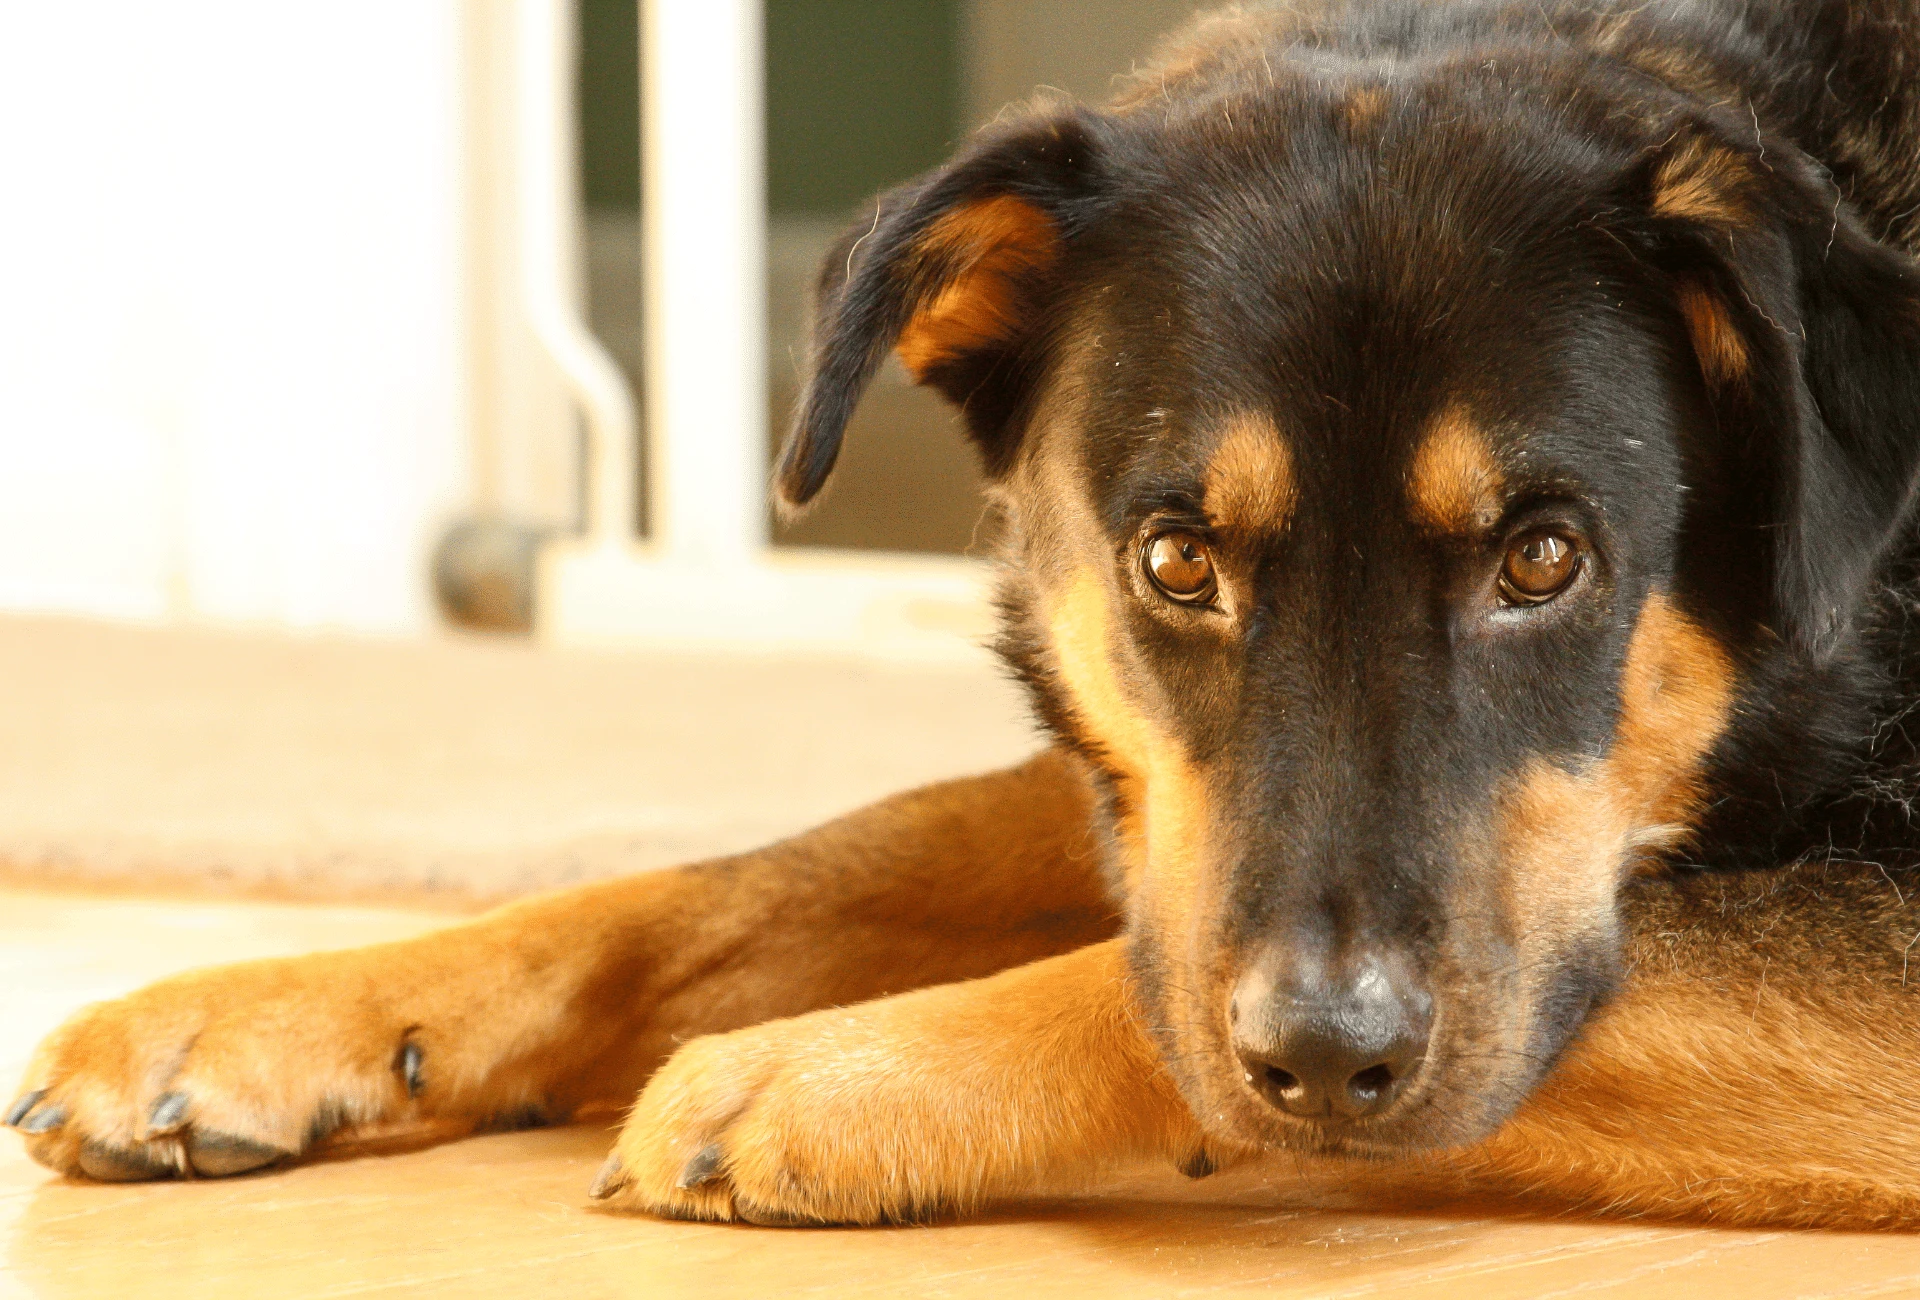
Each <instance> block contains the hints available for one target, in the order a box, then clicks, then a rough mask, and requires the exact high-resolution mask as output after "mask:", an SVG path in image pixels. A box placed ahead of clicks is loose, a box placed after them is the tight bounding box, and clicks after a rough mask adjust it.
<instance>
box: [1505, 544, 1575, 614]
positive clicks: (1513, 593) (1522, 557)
mask: <svg viewBox="0 0 1920 1300" xmlns="http://www.w3.org/2000/svg"><path fill="white" fill-rule="evenodd" d="M1580 554H1581V551H1580V543H1579V542H1578V541H1577V540H1575V539H1574V538H1572V537H1569V536H1568V535H1567V534H1565V533H1562V532H1558V531H1556V530H1554V529H1551V528H1536V529H1534V530H1533V531H1531V532H1528V533H1523V534H1521V535H1520V536H1519V537H1516V538H1514V540H1513V543H1512V544H1511V545H1510V546H1508V547H1507V555H1506V559H1505V560H1503V561H1502V562H1501V565H1500V594H1501V595H1502V596H1504V597H1506V598H1507V601H1508V603H1509V604H1514V605H1539V604H1544V603H1545V602H1547V601H1549V600H1552V599H1553V598H1554V597H1555V596H1557V595H1559V594H1560V593H1561V592H1563V591H1565V590H1566V589H1567V587H1568V585H1569V584H1571V583H1572V582H1573V579H1574V577H1575V575H1577V574H1578V573H1579V572H1580Z"/></svg>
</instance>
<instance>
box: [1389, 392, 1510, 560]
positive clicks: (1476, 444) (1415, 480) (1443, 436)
mask: <svg viewBox="0 0 1920 1300" xmlns="http://www.w3.org/2000/svg"><path fill="white" fill-rule="evenodd" d="M1502 486H1503V479H1502V475H1501V473H1500V466H1499V463H1498V462H1497V461H1495V460H1494V458H1493V451H1492V449H1491V448H1490V447H1489V446H1488V443H1487V438H1486V435H1485V434H1484V433H1482V432H1481V430H1480V428H1479V426H1478V425H1476V424H1475V423H1474V422H1473V420H1472V419H1471V418H1470V417H1469V416H1468V415H1467V413H1466V412H1465V411H1464V410H1462V409H1460V408H1459V407H1457V406H1449V407H1447V408H1445V409H1444V410H1442V411H1441V412H1440V414H1439V415H1438V416H1437V417H1436V418H1435V419H1434V421H1433V423H1432V424H1431V425H1430V426H1429V427H1428V429H1427V432H1426V435H1425V437H1424V438H1422V440H1421V442H1420V446H1419V448H1418V449H1417V450H1416V451H1415V452H1414V455H1413V467H1412V469H1411V470H1410V471H1409V472H1408V475H1407V495H1408V497H1409V498H1410V499H1411V501H1412V504H1413V510H1414V514H1415V515H1416V516H1418V517H1419V518H1420V519H1422V520H1424V521H1425V522H1426V523H1427V524H1429V525H1431V526H1433V527H1435V528H1439V529H1442V530H1443V531H1446V532H1453V533H1474V532H1480V531H1484V530H1485V529H1488V528H1491V527H1493V525H1494V524H1495V523H1496V522H1498V520H1499V518H1500V510H1501V506H1502V502H1501V497H1500V492H1501V488H1502Z"/></svg>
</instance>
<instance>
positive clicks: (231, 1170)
mask: <svg viewBox="0 0 1920 1300" xmlns="http://www.w3.org/2000/svg"><path fill="white" fill-rule="evenodd" d="M291 1154H292V1152H288V1151H282V1150H280V1149H279V1148H277V1147H270V1146H267V1145H265V1144H264V1143H260V1142H253V1141H250V1140H248V1139H247V1138H242V1137H234V1136H232V1135H231V1134H227V1133H195V1134H194V1135H193V1136H192V1137H191V1138H189V1139H188V1140H187V1163H189V1164H191V1165H192V1166H193V1172H194V1173H196V1174H200V1175H202V1176H203V1177H206V1178H225V1177H228V1176H229V1175H232V1174H244V1173H247V1172H249V1171H251V1170H254V1169H260V1168H263V1167H265V1166H267V1165H270V1164H273V1163H274V1162H275V1161H277V1160H285V1159H287V1158H288V1157H289V1156H290V1155H291Z"/></svg>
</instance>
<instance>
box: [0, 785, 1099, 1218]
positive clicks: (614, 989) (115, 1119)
mask: <svg viewBox="0 0 1920 1300" xmlns="http://www.w3.org/2000/svg"><path fill="white" fill-rule="evenodd" d="M1089 798H1090V796H1089V794H1088V791H1087V788H1086V785H1085V782H1084V780H1083V779H1082V778H1081V776H1080V775H1079V773H1078V771H1077V769H1076V768H1074V766H1073V765H1072V764H1071V763H1070V762H1069V761H1068V760H1066V759H1064V758H1063V757H1061V756H1060V755H1058V754H1053V753H1049V754H1043V755H1041V756H1039V757H1037V758H1035V759H1033V760H1031V761H1030V762H1027V763H1024V764H1022V765H1021V766H1019V767H1016V768H1013V769H1011V770H1009V771H1005V772H997V773H993V774H990V775H986V776H980V777H972V778H968V779H965V780H960V781H950V782H946V783H943V784H941V785H938V786H933V787H929V788H928V789H925V790H920V791H914V792H911V793H908V794H904V795H897V796H895V797H893V798H891V799H887V800H884V801H882V802H881V803H879V804H876V805H874V806H873V807H871V808H867V809H864V810H862V811H860V812H857V813H854V814H851V815H850V816H848V817H845V818H842V819H841V820H840V821H837V822H834V823H832V824H831V825H828V826H824V827H821V828H820V829H818V830H815V831H812V832H809V833H808V834H806V835H802V836H797V837H795V838H794V839H791V840H788V841H785V842H783V843H781V844H777V845H774V846H772V847H770V848H767V849H763V850H760V851H758V852H754V853H745V854H741V855H739V856H737V857H733V858H725V859H721V860H718V861H715V862H710V863H705V864H701V865H699V866H694V867H686V868H682V869H680V870H677V871H659V872H651V873H648V874H645V875H639V876H634V877H631V878H629V879H625V880H616V881H608V882H605V883H601V884H595V885H587V886H582V887H580V888H577V889H571V890H566V891H563V892H560V893H556V894H550V895H546V896H542V897H538V898H532V899H528V900H527V901H525V902H522V903H517V904H514V905H512V906H509V907H505V908H502V909H500V910H498V911H496V912H493V913H491V914H489V915H487V916H484V917H481V918H479V919H477V920H475V921H472V922H469V923H468V924H465V925H459V926H454V927H451V928H449V929H446V930H442V931H439V932H437V933H433V934H428V935H423V936H421V937H420V938H418V939H410V940H406V941H404V942H401V943H391V944H384V945H381V946H378V947H372V948H360V949H354V950H352V951H348V952H332V953H315V954H311V955H308V956H301V957H290V958H283V959H277V960H271V961H256V962H246V963H242V964H239V965H234V966H223V967H217V968H212V969H208V970H200V971H193V972H190V973H188V974H185V975H181V976H177V977H175V978H173V979H168V980H163V981H161V982H160V983H158V984H154V985H151V986H150V987H148V988H145V989H141V990H139V991H138V992H135V993H133V994H130V995H128V996H127V997H124V998H118V999H115V1000H113V1001H110V1002H103V1003H99V1004H97V1005H95V1006H92V1007H88V1008H85V1009H83V1010H81V1011H80V1012H79V1013H77V1014H76V1015H75V1016H74V1017H73V1018H72V1019H70V1020H69V1021H68V1022H67V1023H66V1024H65V1025H63V1026H61V1027H60V1028H59V1029H58V1030H56V1031H55V1032H54V1033H53V1034H52V1035H51V1036H50V1037H49V1038H48V1039H47V1040H46V1041H45V1042H44V1043H42V1044H41V1046H40V1049H39V1051H38V1052H37V1053H36V1054H35V1056H34V1059H33V1062H32V1064H31V1065H30V1066H29V1067H28V1071H27V1076H26V1078H25V1079H24V1080H23V1082H22V1085H21V1089H20V1092H19V1093H18V1095H17V1096H16V1097H15V1099H14V1100H13V1102H12V1104H11V1105H10V1106H8V1108H7V1111H6V1113H5V1117H4V1118H5V1122H7V1123H10V1124H13V1125H14V1126H16V1127H17V1128H18V1129H19V1130H20V1131H21V1132H22V1133H23V1134H24V1135H25V1136H26V1138H27V1143H28V1150H29V1151H30V1152H31V1153H32V1155H33V1156H34V1158H35V1159H37V1160H39V1161H40V1162H41V1163H43V1164H46V1165H48V1166H51V1167H52V1168H55V1169H59V1170H62V1171H65V1172H69V1173H76V1174H83V1175H86V1176H88V1177H92V1178H100V1179H115V1180H118V1179H138V1178H156V1177H166V1176H168V1175H171V1174H174V1173H186V1172H189V1171H190V1172H194V1173H199V1174H202V1175H216V1174H227V1173H237V1172H241V1171H244V1170H247V1169H253V1168H259V1167H261V1166H263V1165H267V1164H271V1163H274V1162H276V1161H279V1160H284V1159H288V1158H291V1157H294V1156H297V1155H299V1154H301V1153H302V1152H304V1151H305V1150H307V1149H308V1148H309V1147H310V1146H311V1145H312V1144H313V1142H314V1141H316V1140H317V1139H318V1138H321V1137H324V1136H326V1135H327V1134H329V1133H331V1132H333V1131H334V1130H338V1129H346V1130H350V1131H359V1132H365V1131H366V1130H367V1129H368V1128H369V1127H373V1128H375V1129H379V1130H386V1131H392V1130H393V1129H396V1128H397V1129H400V1130H403V1131H405V1132H408V1133H410V1134H412V1135H415V1136H418V1137H426V1138H431V1137H436V1136H456V1135H458V1134H460V1133H462V1132H466V1131H470V1130H472V1129H474V1128H476V1127H485V1126H488V1125H495V1124H523V1123H529V1122H541V1121H545V1120H555V1119H559V1118H563V1117H565V1116H566V1115H568V1114H569V1113H573V1112H576V1111H578V1110H580V1109H583V1108H586V1107H591V1106H595V1105H598V1104H608V1105H618V1104H623V1103H625V1102H626V1101H628V1100H630V1099H631V1098H632V1096H633V1093H634V1090H635V1089H636V1088H638V1087H639V1085H640V1083H641V1081H642V1080H644V1079H645V1078H646V1077H647V1075H648V1074H649V1073H650V1072H651V1071H652V1070H653V1069H654V1067H655V1066H656V1065H658V1064H659V1062H660V1061H661V1060H662V1059H664V1058H665V1057H666V1056H667V1054H668V1053H669V1052H671V1051H672V1050H673V1049H674V1047H675V1046H676V1045H677V1044H678V1043H680V1042H682V1041H684V1040H686V1039H688V1038H693V1037H696V1036H698V1035H700V1034H708V1033H715V1032H719V1031H724V1030H729V1029H735V1028H738V1027H740V1026H742V1025H748V1024H752V1023H755V1022H757V1021H761V1020H766V1019H770V1018H772V1017H776V1016H790V1015H795V1014H798V1013H800V1012H803V1011H810V1010H812V1009H814V1008H816V1007H822V1006H831V1005H833V1004H835V1003H841V1002H852V1001H858V1000H861V999H865V998H871V997H876V996H880V995H882V994H887V993H895V992H902V991H905V990H907V989H913V988H919V987H921V986H923V985H927V984H934V983H941V982H945V981H950V980H959V979H969V978H973V977H976V976H980V975H985V974H988V973H990V972H993V971H998V970H1003V969H1005V968H1007V967H1009V966H1014V965H1018V964H1019V963H1022V962H1027V961H1032V960H1034V959H1035V958H1038V957H1044V956H1048V955H1051V954H1055V953H1061V952H1067V951H1071V950H1072V949H1074V948H1077V947H1079V946H1081V945H1083V944H1086V943H1089V942H1093V941H1096V940H1099V939H1103V938H1105V937H1106V936H1108V935H1110V934H1111V933H1112V932H1113V930H1114V927H1115V924H1116V918H1115V915H1114V910H1113V906H1112V904H1111V903H1109V902H1108V901H1107V900H1106V898H1105V896H1104V890H1103V886H1102V884H1101V881H1100V879H1099V873H1098V869H1097V863H1096V860H1095V857H1094V852H1093V847H1092V845H1091V844H1090V843H1089V839H1088V833H1087V815H1088V803H1089Z"/></svg>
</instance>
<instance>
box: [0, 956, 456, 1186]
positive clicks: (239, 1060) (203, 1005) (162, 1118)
mask: <svg viewBox="0 0 1920 1300" xmlns="http://www.w3.org/2000/svg"><path fill="white" fill-rule="evenodd" d="M363 965H364V964H363V963H359V962H357V961H355V960H353V959H351V958H349V957H348V955H346V954H322V955H319V956H315V957H305V958H294V959H288V960H278V961H262V962H250V963H247V964H245V965H240V966H228V967H221V968H217V969H212V970H204V971H194V972H191V973H189V974H186V975H181V976H177V977H175V978H173V979H169V980H164V981H162V982H160V983H158V984H154V985H151V986H149V987H147V988H144V989H141V990H140V991H139V992H137V993H133V994H131V995H129V996H127V997H124V998H119V999H116V1000H114V1001H111V1002H101V1003H97V1004H95V1005H93V1006H90V1007H86V1008H84V1009H83V1010H81V1011H80V1012H78V1013H77V1014H76V1015H74V1016H73V1017H72V1018H71V1019H69V1020H68V1021H67V1022H66V1023H65V1024H64V1025H62V1026H61V1027H60V1028H59V1029H57V1030H55V1031H54V1032H53V1033H52V1034H51V1035H50V1036H49V1037H48V1038H47V1039H46V1040H45V1041H44V1042H43V1043H42V1044H41V1045H40V1048H39V1050H38V1051H37V1052H36V1053H35V1055H34V1058H33V1062H32V1064H31V1065H30V1066H29V1067H28V1069H27V1075H26V1079H25V1080H24V1082H23V1083H22V1086H21V1090H20V1092H19V1094H18V1095H17V1096H16V1097H15V1098H14V1099H13V1101H12V1103H11V1104H10V1105H9V1106H8V1107H7V1109H6V1111H5V1113H4V1114H3V1115H0V1120H4V1122H6V1123H7V1124H10V1125H12V1126H13V1127H14V1128H16V1129H18V1130H19V1131H20V1132H21V1133H22V1134H23V1135H24V1136H25V1137H26V1139H27V1150H28V1152H29V1154H31V1155H32V1156H33V1158H34V1159H35V1160H37V1161H39V1162H40V1163H41V1164H43V1165H46V1166H47V1167H49V1168H51V1169H55V1170H58V1171H60V1172H62V1173H67V1174H73V1175H79V1176H83V1177H86V1178H93V1179H98V1180H102V1181H110V1182H127V1181H132V1180H137V1179H147V1178H168V1177H172V1176H175V1175H186V1174H194V1175H200V1176H205V1177H218V1176H221V1175H226V1174H237V1173H245V1172H248V1171H250V1170H254V1169H259V1168H262V1167H265V1166H268V1165H272V1164H276V1163H279V1162H281V1161H284V1160H288V1159H290V1158H292V1157H293V1156H296V1155H298V1154H299V1153H300V1152H301V1151H303V1150H305V1149H306V1148H307V1146H308V1145H310V1144H311V1143H312V1142H313V1141H314V1140H315V1139H316V1138H317V1137H320V1136H324V1135H325V1134H326V1133H328V1132H330V1131H332V1130H333V1129H334V1128H336V1127H339V1126H340V1125H342V1124H346V1123H366V1122H369V1121H373V1120H378V1119H385V1118H388V1117H390V1116H391V1115H392V1114H393V1113H394V1112H395V1111H396V1110H397V1109H399V1108H402V1107H404V1106H405V1105H406V1104H407V1103H408V1100H409V1098H410V1097H413V1096H415V1095H417V1094H419V1093H420V1092H421V1091H422V1090H423V1089H424V1088H425V1087H426V1086H427V1084H428V1081H429V1079H430V1078H431V1075H432V1069H433V1060H432V1055H431V1049H430V1048H427V1047H423V1046H422V1044H421V1043H420V1042H418V1041H415V1039H414V1038H413V1037H410V1036H409V1034H408V1030H409V1026H407V1025H404V1024H393V1023H389V1021H388V1018H387V1017H386V1016H385V1015H383V1014H382V1012H381V1009H380V1008H381V1006H382V1000H381V999H380V998H379V997H378V996H376V993H375V990H374V989H372V988H371V987H369V980H370V977H371V976H372V972H371V971H369V970H366V969H363V968H362V967H363Z"/></svg>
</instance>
